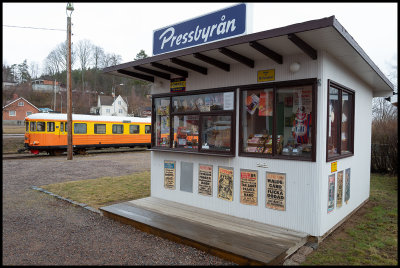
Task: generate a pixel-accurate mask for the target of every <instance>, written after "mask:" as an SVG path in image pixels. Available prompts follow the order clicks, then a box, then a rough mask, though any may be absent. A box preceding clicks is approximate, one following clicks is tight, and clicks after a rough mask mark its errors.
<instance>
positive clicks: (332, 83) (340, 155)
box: [325, 79, 356, 162]
mask: <svg viewBox="0 0 400 268" xmlns="http://www.w3.org/2000/svg"><path fill="white" fill-rule="evenodd" d="M327 84H328V90H327V93H328V94H327V95H328V97H327V114H326V121H327V122H326V147H325V149H326V162H331V161H334V160H338V159H343V158H347V157H350V156H353V155H354V128H355V121H354V120H355V106H356V105H355V104H356V99H355V97H356V96H355V95H356V92H355V90H353V89H351V88H348V87H346V86H344V85H342V84H340V83H337V82H335V81H333V80H331V79H328V83H327ZM331 86H333V87H334V88H335V89H337V90H338V92H339V94H338V102H339V103H340V105H339V112H338V114H339V115H340V118H338V120H337V122H339V123H338V125H339V126H338V128H339V129H338V133H339V135H338V138H337V139H338V140H337V142H338V154H337V155H334V156H329V152H328V138H329V136H328V135H329V113H330V111H329V100H330V99H329V90H330V88H331ZM343 91H344V92H346V93H347V94H349V95H352V98H353V100H352V105H353V107H351V109H350V111H351V120H352V125H351V126H350V127H351V131H350V135H351V142H350V145H349V146H348V148H349V151H350V152H345V153H342V152H341V150H342V149H341V147H342V106H343V104H342V101H343V100H342V94H343Z"/></svg>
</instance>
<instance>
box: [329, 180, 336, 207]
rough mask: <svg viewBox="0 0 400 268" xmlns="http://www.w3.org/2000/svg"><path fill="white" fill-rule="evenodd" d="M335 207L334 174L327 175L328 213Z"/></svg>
mask: <svg viewBox="0 0 400 268" xmlns="http://www.w3.org/2000/svg"><path fill="white" fill-rule="evenodd" d="M334 208H335V174H331V175H329V176H328V213H330V212H332V211H333V209H334Z"/></svg>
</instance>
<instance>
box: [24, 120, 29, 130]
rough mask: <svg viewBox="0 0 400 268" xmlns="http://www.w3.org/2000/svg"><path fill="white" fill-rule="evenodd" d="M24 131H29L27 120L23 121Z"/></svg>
mask: <svg viewBox="0 0 400 268" xmlns="http://www.w3.org/2000/svg"><path fill="white" fill-rule="evenodd" d="M25 131H26V132H29V122H25Z"/></svg>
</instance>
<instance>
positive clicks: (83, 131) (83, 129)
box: [74, 123, 86, 134]
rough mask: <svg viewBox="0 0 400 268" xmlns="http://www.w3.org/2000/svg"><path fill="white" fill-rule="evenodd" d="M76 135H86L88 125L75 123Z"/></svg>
mask: <svg viewBox="0 0 400 268" xmlns="http://www.w3.org/2000/svg"><path fill="white" fill-rule="evenodd" d="M74 133H75V134H86V124H85V123H74Z"/></svg>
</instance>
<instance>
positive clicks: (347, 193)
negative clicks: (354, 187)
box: [344, 168, 350, 204]
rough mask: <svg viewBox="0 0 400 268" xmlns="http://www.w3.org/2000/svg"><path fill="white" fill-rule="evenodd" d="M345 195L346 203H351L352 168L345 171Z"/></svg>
mask: <svg viewBox="0 0 400 268" xmlns="http://www.w3.org/2000/svg"><path fill="white" fill-rule="evenodd" d="M345 176H346V177H345V181H346V183H345V194H344V201H345V202H346V204H347V203H348V202H349V199H350V168H348V169H346V170H345Z"/></svg>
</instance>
